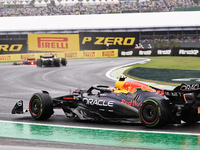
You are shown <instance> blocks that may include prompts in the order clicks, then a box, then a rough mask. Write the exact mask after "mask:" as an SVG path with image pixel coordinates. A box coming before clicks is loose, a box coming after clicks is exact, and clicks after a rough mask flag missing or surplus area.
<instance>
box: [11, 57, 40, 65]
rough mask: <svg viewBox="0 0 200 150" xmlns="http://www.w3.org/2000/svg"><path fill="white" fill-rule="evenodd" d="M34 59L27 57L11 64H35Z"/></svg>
mask: <svg viewBox="0 0 200 150" xmlns="http://www.w3.org/2000/svg"><path fill="white" fill-rule="evenodd" d="M35 64H36V60H35V58H28V59H25V60H23V61H20V62H14V63H13V65H35Z"/></svg>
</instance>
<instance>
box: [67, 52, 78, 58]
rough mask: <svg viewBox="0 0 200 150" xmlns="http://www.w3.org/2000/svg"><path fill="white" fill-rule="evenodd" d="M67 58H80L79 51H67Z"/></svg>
mask: <svg viewBox="0 0 200 150" xmlns="http://www.w3.org/2000/svg"><path fill="white" fill-rule="evenodd" d="M65 58H78V53H77V52H73V53H65Z"/></svg>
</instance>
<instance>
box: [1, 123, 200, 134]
mask: <svg viewBox="0 0 200 150" xmlns="http://www.w3.org/2000/svg"><path fill="white" fill-rule="evenodd" d="M0 122H2V123H11V124H25V125H40V126H50V127H62V128H63V127H65V128H75V129H91V130H105V131H106V130H107V131H123V132H138V133H160V134H179V135H196V136H200V133H186V132H165V131H145V130H127V129H111V128H94V127H84V126H69V125H56V124H50V125H49V124H41V123H28V122H15V121H5V120H0Z"/></svg>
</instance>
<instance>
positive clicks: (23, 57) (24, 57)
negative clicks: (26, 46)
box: [21, 54, 35, 59]
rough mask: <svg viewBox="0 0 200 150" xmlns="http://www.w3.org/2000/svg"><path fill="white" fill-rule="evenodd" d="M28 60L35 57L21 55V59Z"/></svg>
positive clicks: (32, 55)
mask: <svg viewBox="0 0 200 150" xmlns="http://www.w3.org/2000/svg"><path fill="white" fill-rule="evenodd" d="M30 58H35V55H34V54H28V55H21V59H30Z"/></svg>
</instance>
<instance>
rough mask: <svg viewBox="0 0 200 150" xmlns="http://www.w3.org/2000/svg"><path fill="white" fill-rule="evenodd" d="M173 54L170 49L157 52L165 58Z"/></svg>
mask: <svg viewBox="0 0 200 150" xmlns="http://www.w3.org/2000/svg"><path fill="white" fill-rule="evenodd" d="M171 53H172V50H171V49H168V50H157V55H161V56H164V55H169V56H170V55H171Z"/></svg>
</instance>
